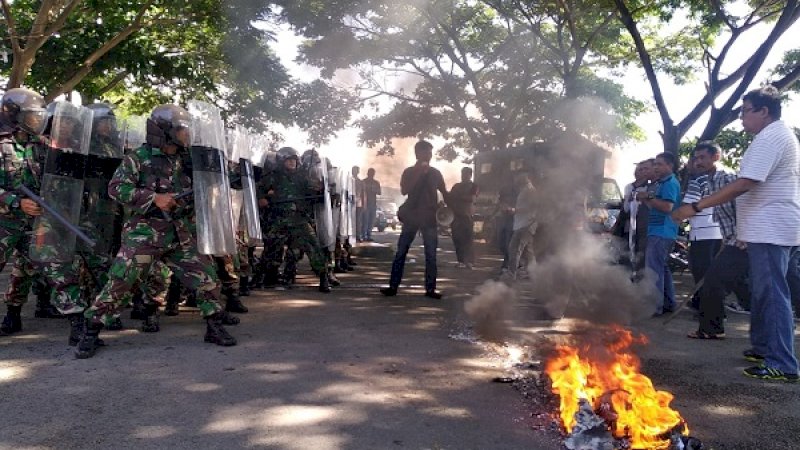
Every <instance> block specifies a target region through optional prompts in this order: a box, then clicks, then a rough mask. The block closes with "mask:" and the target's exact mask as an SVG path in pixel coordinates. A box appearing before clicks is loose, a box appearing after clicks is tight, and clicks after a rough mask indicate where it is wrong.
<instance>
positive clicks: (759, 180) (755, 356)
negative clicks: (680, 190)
mask: <svg viewBox="0 0 800 450" xmlns="http://www.w3.org/2000/svg"><path fill="white" fill-rule="evenodd" d="M741 118H742V127H743V128H744V130H745V131H747V132H749V133H753V134H755V135H756V136H755V138H754V139H753V142H752V143H751V144H750V146H749V147H748V148H747V151H746V152H745V154H744V158H743V159H742V163H741V170H740V171H739V178H738V179H737V180H736V181H734V182H732V183H730V184H728V185H727V186H725V187H724V188H722V189H721V190H719V192H717V193H715V194H714V195H711V196H709V197H705V198H703V199H701V200H700V201H699V202H695V203H692V205H690V208H691V209H693V210H694V211H702V210H703V209H704V208H708V207H710V206H716V205H720V204H722V203H726V202H729V201H731V200H733V199H735V198H737V197H738V199H737V204H736V222H737V239H738V240H739V241H742V242H743V243H744V244H746V245H747V256H748V259H749V261H750V283H751V291H752V298H751V302H750V313H751V314H750V342H751V344H752V348H751V349H749V350H746V351H745V352H744V356H745V358H746V359H747V360H749V361H753V362H759V363H760V364H759V365H756V366H753V367H749V368H747V369H745V370H744V374H745V375H746V376H749V377H752V378H759V379H763V380H781V381H789V382H797V381H798V380H800V377H798V371H799V370H798V362H797V357H796V356H795V352H794V321H793V320H792V307H791V300H790V296H789V285H788V282H787V277H786V276H787V272H788V271H789V267H790V265H791V264H797V258H798V256H800V253H798V246H800V143H798V141H797V137H796V136H795V135H794V133H793V132H792V130H791V129H790V128H789V127H788V126H787V125H786V124H785V123H784V122H783V121H782V120H780V118H781V96H780V92H779V91H778V90H777V89H775V88H774V87H772V86H766V87H764V88H761V89H756V90H753V91H750V92H748V93H747V94H745V96H744V97H743V98H742V108H741ZM689 215H691V214H690V213H689V214H687V212H686V211H682V210H679V211H676V212H675V213H674V214H673V218H674V219H677V220H682V219H685V218H686V217H688V216H689Z"/></svg>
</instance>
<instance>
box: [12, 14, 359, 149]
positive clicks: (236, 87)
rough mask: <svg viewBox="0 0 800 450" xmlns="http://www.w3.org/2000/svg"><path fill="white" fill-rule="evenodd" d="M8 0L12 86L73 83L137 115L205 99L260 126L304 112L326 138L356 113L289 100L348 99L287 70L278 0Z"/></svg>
mask: <svg viewBox="0 0 800 450" xmlns="http://www.w3.org/2000/svg"><path fill="white" fill-rule="evenodd" d="M0 1H2V6H3V19H4V21H5V23H6V24H7V25H8V31H9V40H10V42H11V47H12V53H13V64H12V66H11V67H10V68H9V69H7V72H5V73H6V74H7V75H8V80H9V83H8V87H15V86H19V85H21V84H22V83H23V82H24V83H25V84H26V85H27V86H29V87H31V88H33V89H35V90H37V91H40V92H43V93H45V97H46V99H47V100H52V99H53V98H55V97H57V96H58V95H61V94H68V93H70V92H72V91H73V90H74V91H78V92H79V93H80V94H81V96H82V97H83V98H84V99H85V101H92V100H99V99H102V100H106V101H111V102H113V103H115V104H117V105H118V106H119V107H120V108H121V109H122V110H123V113H134V114H141V113H145V112H147V111H149V110H150V109H152V108H153V107H154V106H155V105H157V104H160V103H168V102H174V101H178V102H185V101H186V100H187V99H189V98H199V99H204V100H208V101H211V102H212V103H215V104H217V105H218V106H220V107H221V108H222V110H223V113H224V115H225V117H226V119H227V120H229V122H231V123H236V124H243V125H246V126H248V127H250V128H253V129H256V130H259V131H263V130H265V129H266V128H267V127H268V122H277V123H281V124H284V125H291V124H294V123H295V122H296V121H298V120H304V124H305V125H306V126H310V127H312V128H314V129H315V131H314V133H315V135H317V136H318V139H324V138H325V137H323V135H324V134H325V133H328V136H329V135H330V134H331V133H333V129H335V128H336V126H338V127H340V128H341V127H342V126H343V123H344V122H345V121H346V120H347V118H349V115H346V116H342V115H341V114H339V115H334V117H331V118H328V120H321V119H320V120H317V119H319V118H320V115H321V114H323V113H324V112H325V111H326V108H324V107H321V108H320V109H318V110H310V109H307V110H301V109H300V108H299V107H298V106H297V105H296V104H293V103H290V101H291V102H296V101H298V99H302V98H303V96H314V97H316V99H317V102H316V104H317V105H318V106H319V104H320V103H321V100H322V99H328V100H330V101H331V102H333V104H335V105H336V106H339V105H346V104H347V103H348V100H347V97H346V95H345V94H346V93H344V92H342V91H341V90H339V89H335V88H333V87H332V86H330V85H329V84H321V85H320V84H316V85H313V86H312V85H306V84H302V83H298V82H296V81H295V80H293V79H292V78H291V77H290V76H289V75H288V73H287V71H286V69H285V68H284V67H283V65H282V64H281V63H280V61H279V60H278V57H277V56H276V55H275V53H274V52H273V51H272V48H271V45H270V42H271V40H272V39H273V38H272V35H271V33H270V31H269V27H270V26H271V27H275V26H277V23H276V22H277V20H278V16H277V15H275V14H274V12H273V8H274V5H273V3H274V2H271V1H255V2H254V1H246V0H231V1H226V2H221V1H219V0H201V1H192V2H186V1H183V0H149V1H147V2H145V3H143V4H142V3H140V2H132V1H115V2H104V1H100V0H72V1H69V0H46V1H35V0H15V1H14V2H13V4H10V3H9V2H8V0H0ZM264 27H267V29H266V30H265V29H264ZM0 71H2V68H0ZM0 73H3V72H0ZM289 93H292V98H291V100H290V99H289ZM306 103H308V102H305V103H304V102H300V104H306ZM328 110H329V111H333V112H340V111H341V108H338V107H330V108H328ZM321 124H322V125H321ZM323 130H324V131H323Z"/></svg>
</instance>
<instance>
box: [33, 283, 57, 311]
mask: <svg viewBox="0 0 800 450" xmlns="http://www.w3.org/2000/svg"><path fill="white" fill-rule="evenodd" d="M37 285H38V283H36V284H35V285H34V286H37ZM34 291H35V294H36V309H35V310H34V311H33V317H36V318H38V319H55V318H58V317H64V315H63V314H61V313H60V312H59V311H58V309H56V307H55V306H53V305H52V304H51V303H50V291H49V290H48V289H47V288H46V287H42V286H39V287H37V288H36V289H34Z"/></svg>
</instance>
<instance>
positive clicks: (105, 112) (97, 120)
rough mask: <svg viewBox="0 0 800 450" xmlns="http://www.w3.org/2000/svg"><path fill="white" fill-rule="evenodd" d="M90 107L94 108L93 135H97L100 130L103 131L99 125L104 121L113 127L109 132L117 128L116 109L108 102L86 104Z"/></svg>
mask: <svg viewBox="0 0 800 450" xmlns="http://www.w3.org/2000/svg"><path fill="white" fill-rule="evenodd" d="M86 107H87V108H88V109H91V110H92V113H93V114H92V136H95V135H96V134H97V133H98V131H100V132H103V130H102V129H101V128H100V127H99V125H101V124H102V123H103V122H105V123H107V124H109V125H110V126H111V128H110V129H109V130H108V131H107V132H109V133H110V132H112V131H113V130H116V128H117V116H116V115H115V114H114V109H113V108H112V107H111V105H109V104H108V103H92V104H91V105H86Z"/></svg>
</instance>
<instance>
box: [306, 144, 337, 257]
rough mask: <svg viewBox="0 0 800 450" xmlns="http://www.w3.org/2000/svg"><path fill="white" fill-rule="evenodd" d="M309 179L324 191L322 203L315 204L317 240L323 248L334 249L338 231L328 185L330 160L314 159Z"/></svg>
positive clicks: (309, 169)
mask: <svg viewBox="0 0 800 450" xmlns="http://www.w3.org/2000/svg"><path fill="white" fill-rule="evenodd" d="M308 174H309V177H311V178H312V180H313V182H314V183H315V184H317V183H318V185H319V187H320V188H321V190H322V201H319V202H315V203H314V224H315V225H316V229H317V239H319V244H320V245H321V246H322V247H332V246H333V245H334V244H335V243H336V230H335V229H334V227H333V211H332V209H331V192H330V188H329V183H328V159H327V158H323V157H317V158H314V159H313V161H312V164H311V166H310V167H309V168H308Z"/></svg>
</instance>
